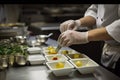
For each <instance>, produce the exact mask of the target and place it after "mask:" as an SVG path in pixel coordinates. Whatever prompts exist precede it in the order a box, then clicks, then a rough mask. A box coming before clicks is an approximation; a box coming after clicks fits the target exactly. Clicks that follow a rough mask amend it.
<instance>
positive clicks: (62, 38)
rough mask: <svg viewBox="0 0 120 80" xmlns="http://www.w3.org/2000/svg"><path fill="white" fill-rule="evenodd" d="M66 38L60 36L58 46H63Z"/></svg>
mask: <svg viewBox="0 0 120 80" xmlns="http://www.w3.org/2000/svg"><path fill="white" fill-rule="evenodd" d="M65 38H66V36H64V35H63V36H61V38H60V42H59V43H60V45H63V44H64V39H65Z"/></svg>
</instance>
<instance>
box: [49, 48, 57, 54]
mask: <svg viewBox="0 0 120 80" xmlns="http://www.w3.org/2000/svg"><path fill="white" fill-rule="evenodd" d="M48 53H49V54H57V52H56V50H55V49H50V50H49V51H48Z"/></svg>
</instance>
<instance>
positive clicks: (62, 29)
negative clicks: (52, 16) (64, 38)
mask: <svg viewBox="0 0 120 80" xmlns="http://www.w3.org/2000/svg"><path fill="white" fill-rule="evenodd" d="M64 27H65V24H64V23H62V24H60V32H61V33H62V32H64Z"/></svg>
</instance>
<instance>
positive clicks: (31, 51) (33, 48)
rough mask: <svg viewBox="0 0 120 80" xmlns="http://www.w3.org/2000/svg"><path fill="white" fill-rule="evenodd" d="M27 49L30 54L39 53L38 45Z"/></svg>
mask: <svg viewBox="0 0 120 80" xmlns="http://www.w3.org/2000/svg"><path fill="white" fill-rule="evenodd" d="M27 51H28V52H29V53H30V54H38V53H41V48H39V47H31V48H28V49H27Z"/></svg>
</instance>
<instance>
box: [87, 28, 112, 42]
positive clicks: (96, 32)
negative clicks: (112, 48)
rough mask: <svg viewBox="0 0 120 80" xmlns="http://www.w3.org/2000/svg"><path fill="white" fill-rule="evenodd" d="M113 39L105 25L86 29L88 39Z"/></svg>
mask: <svg viewBox="0 0 120 80" xmlns="http://www.w3.org/2000/svg"><path fill="white" fill-rule="evenodd" d="M100 40H105V41H106V40H113V38H112V37H111V36H110V35H109V34H108V32H107V30H106V28H105V27H102V28H97V29H93V30H90V31H88V41H100Z"/></svg>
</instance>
